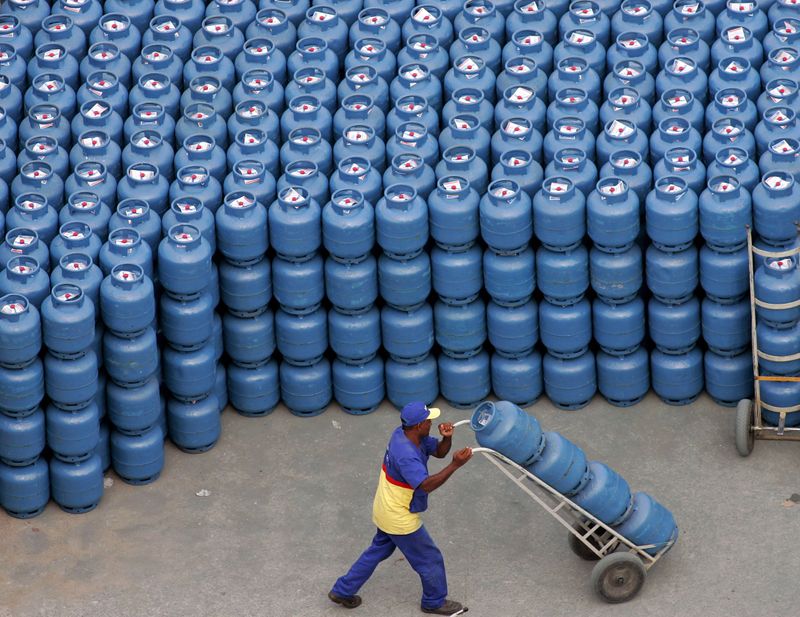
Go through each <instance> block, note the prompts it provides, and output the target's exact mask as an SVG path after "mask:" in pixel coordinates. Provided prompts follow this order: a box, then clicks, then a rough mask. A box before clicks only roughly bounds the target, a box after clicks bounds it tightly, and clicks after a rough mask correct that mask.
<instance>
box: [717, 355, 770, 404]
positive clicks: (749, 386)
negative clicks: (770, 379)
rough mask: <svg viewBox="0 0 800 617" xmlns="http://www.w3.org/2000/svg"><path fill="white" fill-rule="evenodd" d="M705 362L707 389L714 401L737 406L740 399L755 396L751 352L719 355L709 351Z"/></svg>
mask: <svg viewBox="0 0 800 617" xmlns="http://www.w3.org/2000/svg"><path fill="white" fill-rule="evenodd" d="M760 343H761V341H759V346H760ZM703 363H704V368H705V382H706V391H707V392H708V394H709V396H711V398H712V399H714V402H716V403H718V404H719V405H723V406H725V407H735V406H736V404H737V403H738V402H739V401H740V400H742V399H745V398H751V397H752V396H753V356H752V354H750V353H749V352H746V351H745V352H743V353H740V354H739V355H736V356H719V355H717V354H715V353H714V352H713V351H707V352H706V354H705V357H704V361H703Z"/></svg>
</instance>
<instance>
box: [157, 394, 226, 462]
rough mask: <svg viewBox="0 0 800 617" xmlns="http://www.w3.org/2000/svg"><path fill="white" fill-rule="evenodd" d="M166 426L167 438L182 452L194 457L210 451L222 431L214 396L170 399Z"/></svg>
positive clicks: (217, 403) (217, 401) (217, 404)
mask: <svg viewBox="0 0 800 617" xmlns="http://www.w3.org/2000/svg"><path fill="white" fill-rule="evenodd" d="M167 426H168V427H169V438H170V439H171V440H172V443H174V444H175V445H176V446H178V448H179V449H181V450H182V451H184V452H188V453H190V454H194V453H197V452H206V451H208V450H210V449H211V448H213V447H214V445H215V444H216V443H217V440H218V439H219V436H220V433H221V431H222V428H221V423H220V415H219V400H218V399H217V396H216V394H214V393H213V392H212V393H211V394H209V395H208V396H205V397H204V398H200V399H192V400H191V401H183V400H179V399H177V398H172V397H170V398H169V399H168V400H167Z"/></svg>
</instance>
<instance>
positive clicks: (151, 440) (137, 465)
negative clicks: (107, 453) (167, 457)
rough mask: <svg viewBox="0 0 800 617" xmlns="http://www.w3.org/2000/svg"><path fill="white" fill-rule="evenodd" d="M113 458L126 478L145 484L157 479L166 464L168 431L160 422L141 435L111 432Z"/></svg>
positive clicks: (136, 483) (116, 466) (117, 468)
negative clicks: (165, 431)
mask: <svg viewBox="0 0 800 617" xmlns="http://www.w3.org/2000/svg"><path fill="white" fill-rule="evenodd" d="M111 461H112V464H113V466H114V471H115V472H116V473H117V475H118V476H119V477H120V478H122V481H123V482H126V483H128V484H133V485H143V484H150V483H151V482H155V481H156V480H157V479H158V477H159V476H160V475H161V470H162V469H163V468H164V434H163V432H162V430H161V427H160V426H158V425H156V426H155V427H153V428H151V429H150V430H149V431H147V432H145V433H143V434H141V435H125V434H123V433H120V432H118V431H113V432H112V433H111Z"/></svg>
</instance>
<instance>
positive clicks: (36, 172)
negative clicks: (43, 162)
mask: <svg viewBox="0 0 800 617" xmlns="http://www.w3.org/2000/svg"><path fill="white" fill-rule="evenodd" d="M23 175H24V176H25V177H26V178H36V179H42V178H44V176H45V175H46V174H45V172H44V170H43V169H33V170H31V171H27V172H25V173H24V174H23Z"/></svg>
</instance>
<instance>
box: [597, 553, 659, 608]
mask: <svg viewBox="0 0 800 617" xmlns="http://www.w3.org/2000/svg"><path fill="white" fill-rule="evenodd" d="M646 576H647V572H646V570H645V569H644V565H643V564H642V561H641V560H640V559H639V558H638V557H637V556H636V555H633V554H632V553H611V554H610V555H606V556H605V557H603V558H602V559H601V560H600V561H598V562H597V565H595V567H594V568H593V569H592V587H593V588H594V590H595V591H596V592H597V593H598V594H600V597H601V598H603V600H605V601H606V602H608V603H610V604H618V603H620V602H627V601H628V600H630V599H631V598H633V597H634V596H635V595H636V594H637V593H639V591H640V590H641V588H642V586H643V585H644V579H645V577H646Z"/></svg>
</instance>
